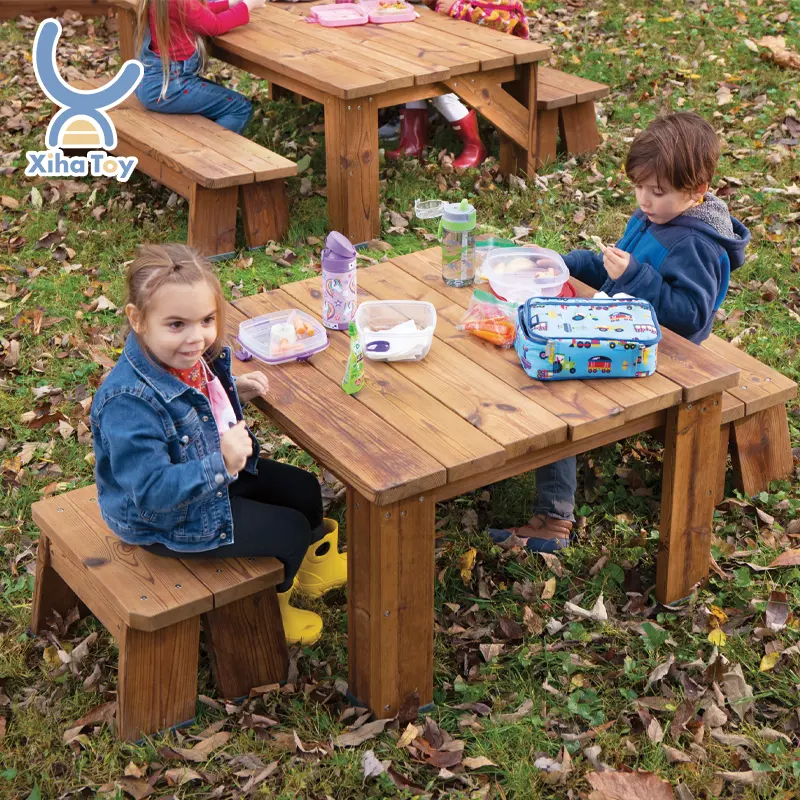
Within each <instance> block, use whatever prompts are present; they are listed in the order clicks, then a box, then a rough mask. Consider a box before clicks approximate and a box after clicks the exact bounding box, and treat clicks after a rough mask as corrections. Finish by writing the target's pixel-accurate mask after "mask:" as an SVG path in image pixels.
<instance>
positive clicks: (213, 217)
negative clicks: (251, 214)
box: [187, 184, 239, 258]
mask: <svg viewBox="0 0 800 800" xmlns="http://www.w3.org/2000/svg"><path fill="white" fill-rule="evenodd" d="M238 197H239V188H238V187H237V186H228V187H226V188H224V189H206V188H205V187H204V186H200V185H199V184H194V186H192V187H191V192H190V194H189V235H188V238H187V243H188V245H189V247H194V248H195V249H196V250H197V251H198V252H200V253H202V254H203V255H204V256H207V257H209V258H213V257H221V256H226V255H231V254H232V253H233V252H234V250H235V249H236V201H237V199H238Z"/></svg>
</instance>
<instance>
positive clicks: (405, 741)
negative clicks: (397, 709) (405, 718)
mask: <svg viewBox="0 0 800 800" xmlns="http://www.w3.org/2000/svg"><path fill="white" fill-rule="evenodd" d="M419 734H420V730H419V728H418V727H417V726H416V725H413V724H412V723H410V722H409V723H408V727H407V728H406V729H405V730H404V731H403V735H402V736H401V737H400V738H399V739H398V740H397V746H398V747H401V748H402V747H408V745H409V744H411V742H413V741H414V739H416V738H417V736H419Z"/></svg>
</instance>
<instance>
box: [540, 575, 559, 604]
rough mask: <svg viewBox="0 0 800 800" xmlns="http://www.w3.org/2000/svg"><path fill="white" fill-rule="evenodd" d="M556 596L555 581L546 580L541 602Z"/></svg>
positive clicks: (553, 579)
mask: <svg viewBox="0 0 800 800" xmlns="http://www.w3.org/2000/svg"><path fill="white" fill-rule="evenodd" d="M555 594H556V579H555V577H553V578H548V579H547V580H546V581H545V582H544V586H543V587H542V600H551V599H552V598H553V597H555Z"/></svg>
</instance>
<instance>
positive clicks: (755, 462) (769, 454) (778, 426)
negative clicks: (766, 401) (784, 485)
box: [732, 403, 793, 497]
mask: <svg viewBox="0 0 800 800" xmlns="http://www.w3.org/2000/svg"><path fill="white" fill-rule="evenodd" d="M732 456H733V479H734V485H735V486H736V488H737V489H739V491H741V492H742V493H743V494H745V495H747V496H748V497H752V496H753V495H756V494H758V493H759V492H761V491H764V490H765V489H766V488H767V486H768V485H769V483H770V481H776V480H782V479H784V478H787V477H789V476H790V475H791V473H792V466H793V460H792V443H791V440H790V437H789V420H788V417H787V416H786V406H785V405H784V404H783V403H781V404H780V405H776V406H771V407H770V408H766V409H764V410H763V411H759V412H757V413H756V414H749V415H748V416H746V417H743V418H742V419H739V420H736V422H734V423H733V447H732Z"/></svg>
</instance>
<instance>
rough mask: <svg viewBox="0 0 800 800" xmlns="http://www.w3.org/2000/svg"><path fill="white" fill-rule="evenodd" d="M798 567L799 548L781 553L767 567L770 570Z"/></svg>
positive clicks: (799, 563) (799, 561) (799, 558)
mask: <svg viewBox="0 0 800 800" xmlns="http://www.w3.org/2000/svg"><path fill="white" fill-rule="evenodd" d="M798 565H800V547H798V548H795V549H794V550H786V551H785V552H783V553H781V554H780V555H779V556H778V557H777V558H776V559H775V560H774V561H773V562H772V563H771V564H770V565H769V566H770V568H772V567H796V566H798Z"/></svg>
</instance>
